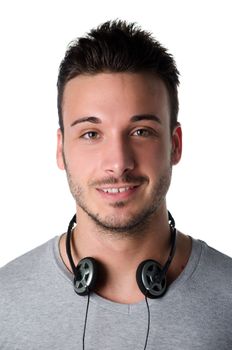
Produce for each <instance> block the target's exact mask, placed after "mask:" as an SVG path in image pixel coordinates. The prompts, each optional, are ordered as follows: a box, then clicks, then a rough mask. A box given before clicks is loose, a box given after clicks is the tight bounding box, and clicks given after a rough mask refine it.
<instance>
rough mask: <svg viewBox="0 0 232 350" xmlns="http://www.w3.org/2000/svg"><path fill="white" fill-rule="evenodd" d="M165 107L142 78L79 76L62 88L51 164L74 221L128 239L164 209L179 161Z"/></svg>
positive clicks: (176, 135) (161, 95)
mask: <svg viewBox="0 0 232 350" xmlns="http://www.w3.org/2000/svg"><path fill="white" fill-rule="evenodd" d="M169 105H170V104H169V100H168V92H167V89H166V87H165V85H164V83H163V82H162V81H161V80H160V79H158V78H154V77H151V76H148V75H146V74H134V73H99V74H96V75H81V76H78V77H76V78H74V79H72V80H70V81H69V82H68V83H67V84H66V86H65V90H64V97H63V120H64V137H63V136H62V134H61V132H60V130H58V147H57V160H58V165H59V167H60V168H61V169H66V172H67V177H68V181H69V186H70V190H71V192H72V194H73V196H74V198H75V200H76V203H77V215H78V217H79V219H81V217H82V218H83V217H85V219H86V218H91V220H93V221H94V222H95V223H97V225H98V226H100V227H101V228H102V229H109V230H111V231H118V232H123V231H127V232H128V231H130V230H134V229H136V227H137V228H138V227H139V226H140V225H141V224H145V223H146V222H147V221H148V220H152V218H153V217H154V215H155V213H156V212H157V210H159V208H161V207H162V206H163V205H164V203H165V196H166V193H167V190H168V188H169V184H170V179H171V168H172V165H173V164H176V163H177V162H178V161H179V159H180V156H181V129H180V127H179V126H177V127H176V128H175V129H174V131H173V133H172V134H171V132H170V108H169Z"/></svg>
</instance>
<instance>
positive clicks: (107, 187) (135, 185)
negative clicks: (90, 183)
mask: <svg viewBox="0 0 232 350" xmlns="http://www.w3.org/2000/svg"><path fill="white" fill-rule="evenodd" d="M139 185H140V184H123V185H113V184H112V185H108V186H101V187H98V189H99V190H107V189H110V188H126V187H137V186H139Z"/></svg>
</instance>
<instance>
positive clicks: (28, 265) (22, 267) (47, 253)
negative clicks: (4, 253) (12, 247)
mask: <svg viewBox="0 0 232 350" xmlns="http://www.w3.org/2000/svg"><path fill="white" fill-rule="evenodd" d="M55 239H57V237H55V238H53V239H51V240H49V241H48V242H46V243H44V244H42V245H40V246H39V247H36V248H34V249H33V250H31V251H29V252H27V253H25V254H24V255H22V256H20V257H18V258H16V259H14V260H13V261H11V262H9V263H8V264H6V265H5V266H3V267H1V268H0V285H1V291H0V294H2V293H4V291H6V292H8V290H9V289H15V290H18V288H19V287H20V288H23V286H26V285H28V284H30V281H34V280H35V278H36V277H37V276H38V275H41V274H42V273H43V270H44V267H45V266H47V265H48V264H49V263H50V261H51V260H52V259H51V252H52V247H53V242H54V240H55Z"/></svg>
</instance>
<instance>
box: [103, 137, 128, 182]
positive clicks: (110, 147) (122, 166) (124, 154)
mask: <svg viewBox="0 0 232 350" xmlns="http://www.w3.org/2000/svg"><path fill="white" fill-rule="evenodd" d="M103 153H104V156H103V169H104V171H105V172H106V173H107V174H108V175H111V176H115V177H117V178H118V177H120V176H122V175H124V174H125V173H126V172H128V171H130V170H133V169H134V167H135V155H134V152H133V150H132V148H131V146H130V144H129V142H127V140H126V139H125V138H123V137H117V138H114V139H113V140H111V141H110V142H108V143H107V145H105V150H104V151H103Z"/></svg>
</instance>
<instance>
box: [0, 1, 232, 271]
mask: <svg viewBox="0 0 232 350" xmlns="http://www.w3.org/2000/svg"><path fill="white" fill-rule="evenodd" d="M115 18H121V19H126V20H128V21H136V22H138V23H139V24H140V25H141V26H142V28H143V29H146V30H149V31H152V32H153V33H154V36H155V37H156V38H157V39H158V40H159V41H160V42H161V43H162V44H163V45H164V46H166V47H168V49H169V51H170V52H171V53H172V54H173V55H174V57H175V59H176V62H177V65H178V68H179V70H180V72H181V87H180V114H179V120H180V122H181V123H182V127H183V132H184V139H183V141H184V150H183V158H182V161H181V163H180V164H179V165H178V166H176V167H175V168H174V176H173V183H172V187H171V189H170V192H169V195H168V208H169V210H170V211H171V212H172V214H173V216H174V217H175V219H176V223H177V227H178V228H179V229H180V230H182V231H183V232H185V233H187V234H189V235H192V236H193V237H195V238H201V239H203V240H205V241H207V243H208V244H209V245H211V246H214V247H215V248H217V249H218V250H221V251H223V252H224V253H226V254H228V255H232V239H231V218H230V209H231V195H232V185H231V178H232V170H231V169H232V167H231V163H232V157H231V151H232V138H231V127H232V122H231V119H232V115H231V103H232V41H231V33H232V21H231V10H230V1H223V0H221V1H212V0H211V1H203V0H202V1H196V0H195V1H173V0H172V1H156V0H152V1H145V0H144V1H138V2H136V1H135V0H134V1H126V0H123V1H121V0H120V1H119V0H117V1H109V0H108V1H105V0H102V1H101V0H98V1H71V0H66V1H58V0H57V1H49V0H46V1H42V0H40V1H31V0H30V1H29V0H28V1H27V0H21V1H10V0H8V1H2V2H1V5H0V50H1V51H0V101H1V103H0V130H1V132H0V166H1V168H0V174H1V175H0V176H1V181H0V266H1V265H4V264H5V263H7V262H8V261H10V260H11V259H13V258H14V257H16V256H18V255H21V254H23V253H24V252H26V251H27V250H30V249H32V248H33V247H35V246H37V245H39V244H41V243H43V242H44V241H46V240H48V239H50V238H52V237H53V236H54V235H58V234H61V233H62V232H64V231H65V230H66V226H67V223H68V221H69V219H70V218H71V216H72V215H73V213H74V210H75V205H74V202H73V199H72V197H71V195H70V194H69V190H68V186H67V184H66V178H65V174H64V173H63V172H61V171H59V170H58V169H57V166H56V160H55V149H56V129H57V126H58V123H57V120H58V118H57V110H56V79H57V72H58V66H59V63H60V61H61V59H62V57H63V55H64V52H65V49H66V47H67V45H68V43H69V42H70V41H71V40H72V39H74V38H75V37H77V36H81V35H83V34H84V33H85V32H87V31H88V30H89V29H91V28H92V27H94V26H96V25H98V24H99V23H102V22H104V21H106V20H109V19H115Z"/></svg>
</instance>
